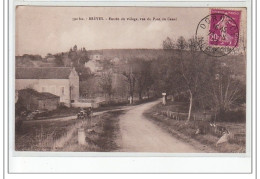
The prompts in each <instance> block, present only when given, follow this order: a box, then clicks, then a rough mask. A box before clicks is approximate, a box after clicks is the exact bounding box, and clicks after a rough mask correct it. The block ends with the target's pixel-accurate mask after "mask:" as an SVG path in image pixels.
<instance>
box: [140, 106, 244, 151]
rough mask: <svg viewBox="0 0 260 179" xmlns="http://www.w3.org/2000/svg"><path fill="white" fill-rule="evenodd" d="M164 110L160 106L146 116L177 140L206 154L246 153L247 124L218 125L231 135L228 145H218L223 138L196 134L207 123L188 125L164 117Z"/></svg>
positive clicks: (223, 123) (196, 122)
mask: <svg viewBox="0 0 260 179" xmlns="http://www.w3.org/2000/svg"><path fill="white" fill-rule="evenodd" d="M168 108H169V107H168ZM162 110H165V106H162V105H161V104H159V105H156V106H154V107H153V108H151V109H150V110H148V111H146V112H145V114H144V115H145V116H146V117H147V118H148V119H150V120H151V121H152V122H154V123H155V124H157V125H158V126H160V127H162V128H163V129H164V130H166V131H167V132H169V133H171V134H172V135H173V136H175V137H176V138H178V139H180V140H182V141H184V142H187V143H190V144H192V145H194V146H195V147H199V148H200V149H202V150H204V151H205V152H221V153H244V152H245V150H246V142H245V140H246V138H245V129H246V125H245V123H227V122H221V123H217V125H221V126H224V127H225V128H227V129H228V130H229V131H230V133H231V135H230V138H229V142H228V143H223V144H221V145H216V143H217V141H218V140H219V138H220V137H221V136H219V135H216V134H212V133H206V134H196V131H197V130H198V126H200V125H201V123H205V122H201V121H193V120H191V121H190V122H188V123H186V121H185V120H174V119H172V118H170V117H167V116H165V115H163V114H162V113H161V111H162Z"/></svg>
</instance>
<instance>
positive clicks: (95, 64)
mask: <svg viewBox="0 0 260 179" xmlns="http://www.w3.org/2000/svg"><path fill="white" fill-rule="evenodd" d="M84 66H85V68H89V69H90V71H91V73H99V72H102V71H103V66H102V64H101V63H100V62H99V61H94V60H89V61H88V62H85V64H84Z"/></svg>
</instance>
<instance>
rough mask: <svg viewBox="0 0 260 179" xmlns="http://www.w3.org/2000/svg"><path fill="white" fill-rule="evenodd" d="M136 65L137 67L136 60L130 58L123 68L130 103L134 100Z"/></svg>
mask: <svg viewBox="0 0 260 179" xmlns="http://www.w3.org/2000/svg"><path fill="white" fill-rule="evenodd" d="M135 67H137V66H136V63H135V60H128V61H127V64H126V65H125V66H124V67H122V69H121V70H122V75H123V76H124V77H125V81H126V82H127V84H128V92H129V98H130V104H132V103H133V102H134V93H135V87H136V81H137V73H136V71H135V69H136V68H135Z"/></svg>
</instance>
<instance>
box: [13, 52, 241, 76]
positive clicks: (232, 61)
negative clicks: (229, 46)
mask: <svg viewBox="0 0 260 179" xmlns="http://www.w3.org/2000/svg"><path fill="white" fill-rule="evenodd" d="M68 53H69V52H62V53H57V54H59V55H61V56H62V57H64V59H67V60H68ZM77 53H81V52H80V51H77ZM97 53H98V54H102V55H103V59H104V60H111V59H114V58H118V59H119V60H127V59H132V58H142V59H145V60H152V59H165V58H177V56H178V51H177V50H175V49H173V50H163V49H103V50H88V51H87V54H88V56H91V55H95V54H97ZM185 53H187V52H184V56H185ZM65 57H66V58H65ZM202 57H203V58H206V59H207V58H212V57H209V56H207V55H206V54H204V53H203V54H202ZM213 58H214V59H216V60H217V61H219V62H220V63H222V62H224V63H226V65H227V66H229V67H230V68H231V69H232V70H233V71H234V73H235V74H238V75H243V76H245V74H246V71H245V69H246V64H245V63H246V57H245V56H243V55H226V56H223V57H221V58H219V57H213ZM68 64H70V62H68ZM16 66H18V67H24V66H30V67H32V66H36V67H41V66H45V67H46V66H47V67H48V66H55V64H54V63H47V62H46V61H44V59H43V58H42V57H41V56H39V55H23V56H16Z"/></svg>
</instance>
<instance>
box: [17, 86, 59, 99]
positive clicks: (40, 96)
mask: <svg viewBox="0 0 260 179" xmlns="http://www.w3.org/2000/svg"><path fill="white" fill-rule="evenodd" d="M26 93H27V94H30V95H31V96H32V97H35V98H36V99H38V100H43V99H53V98H60V97H59V96H56V95H54V94H51V93H46V92H43V93H40V92H37V91H35V90H33V89H30V88H27V89H22V90H19V92H18V94H19V95H23V94H26Z"/></svg>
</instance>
